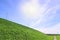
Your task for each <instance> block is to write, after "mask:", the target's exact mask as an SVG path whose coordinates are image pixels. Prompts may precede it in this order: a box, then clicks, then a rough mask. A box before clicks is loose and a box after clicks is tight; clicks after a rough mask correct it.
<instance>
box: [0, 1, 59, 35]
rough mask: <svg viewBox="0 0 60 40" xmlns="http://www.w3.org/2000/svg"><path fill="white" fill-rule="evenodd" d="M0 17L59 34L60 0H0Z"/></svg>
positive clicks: (44, 31) (45, 31)
mask: <svg viewBox="0 0 60 40" xmlns="http://www.w3.org/2000/svg"><path fill="white" fill-rule="evenodd" d="M0 18H4V19H8V20H11V21H13V22H16V23H19V24H23V25H26V26H28V27H31V28H34V29H36V30H39V31H41V32H43V33H52V34H56V33H58V34H60V0H0Z"/></svg>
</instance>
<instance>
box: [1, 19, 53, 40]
mask: <svg viewBox="0 0 60 40" xmlns="http://www.w3.org/2000/svg"><path fill="white" fill-rule="evenodd" d="M0 40H53V37H51V36H47V35H45V34H44V33H41V32H39V31H37V30H34V29H32V28H29V27H26V26H23V25H21V24H17V23H14V22H11V21H8V20H5V19H2V18H0Z"/></svg>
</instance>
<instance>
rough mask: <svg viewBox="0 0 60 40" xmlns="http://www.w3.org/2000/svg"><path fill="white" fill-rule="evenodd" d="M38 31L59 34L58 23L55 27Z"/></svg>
mask: <svg viewBox="0 0 60 40" xmlns="http://www.w3.org/2000/svg"><path fill="white" fill-rule="evenodd" d="M38 30H40V31H42V32H44V33H47V34H57V33H58V34H60V23H57V24H56V25H54V26H52V27H46V28H41V29H38Z"/></svg>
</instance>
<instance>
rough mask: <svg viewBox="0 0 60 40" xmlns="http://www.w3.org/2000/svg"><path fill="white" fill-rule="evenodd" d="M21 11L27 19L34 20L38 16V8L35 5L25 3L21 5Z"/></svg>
mask: <svg viewBox="0 0 60 40" xmlns="http://www.w3.org/2000/svg"><path fill="white" fill-rule="evenodd" d="M21 11H22V12H23V14H24V15H25V16H26V17H28V18H36V17H37V16H38V15H39V13H38V12H39V8H38V6H37V5H34V4H31V3H26V4H24V5H22V7H21Z"/></svg>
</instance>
